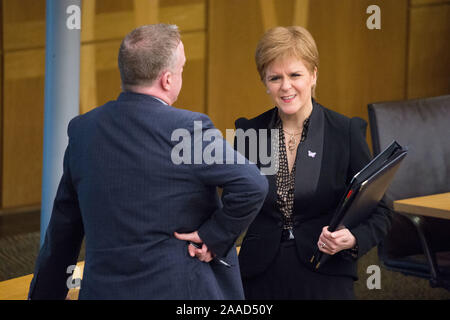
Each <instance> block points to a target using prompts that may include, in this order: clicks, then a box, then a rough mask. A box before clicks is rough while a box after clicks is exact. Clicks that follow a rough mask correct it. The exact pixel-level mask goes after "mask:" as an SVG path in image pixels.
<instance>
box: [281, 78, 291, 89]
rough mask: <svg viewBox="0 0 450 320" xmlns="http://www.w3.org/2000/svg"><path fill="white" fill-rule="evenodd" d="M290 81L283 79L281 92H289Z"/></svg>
mask: <svg viewBox="0 0 450 320" xmlns="http://www.w3.org/2000/svg"><path fill="white" fill-rule="evenodd" d="M291 87H292V86H291V81H290V80H289V79H288V78H287V79H286V78H285V79H283V82H282V83H281V89H282V90H289V89H290V88H291Z"/></svg>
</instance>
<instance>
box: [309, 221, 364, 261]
mask: <svg viewBox="0 0 450 320" xmlns="http://www.w3.org/2000/svg"><path fill="white" fill-rule="evenodd" d="M355 245H356V238H355V237H354V236H353V234H352V233H351V232H350V230H348V229H347V228H343V229H340V230H336V231H334V232H330V231H328V226H325V227H323V229H322V233H321V234H320V237H319V241H318V242H317V246H318V247H319V250H320V251H322V252H323V253H326V254H329V255H334V254H336V253H338V252H339V251H342V250H346V249H351V248H353V247H354V246H355Z"/></svg>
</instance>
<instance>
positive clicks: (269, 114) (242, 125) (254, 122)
mask: <svg viewBox="0 0 450 320" xmlns="http://www.w3.org/2000/svg"><path fill="white" fill-rule="evenodd" d="M276 111H277V108H276V107H275V108H271V109H269V110H267V111H265V112H263V113H261V114H260V115H258V116H256V117H254V118H250V119H247V118H239V119H237V120H236V121H235V122H234V125H235V127H236V129H244V130H246V129H250V128H253V129H260V128H267V127H268V125H269V124H270V123H271V122H272V121H273V117H274V115H276Z"/></svg>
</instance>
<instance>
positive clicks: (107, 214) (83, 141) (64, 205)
mask: <svg viewBox="0 0 450 320" xmlns="http://www.w3.org/2000/svg"><path fill="white" fill-rule="evenodd" d="M194 121H201V122H202V128H203V129H202V132H205V130H207V129H213V128H214V126H213V124H212V122H211V121H210V119H209V118H208V117H207V116H205V115H203V114H200V113H194V112H190V111H186V110H181V109H176V108H174V107H171V106H167V105H164V104H163V103H161V102H160V101H158V100H157V99H155V98H153V97H151V96H148V95H143V94H136V93H130V92H126V93H122V94H121V95H120V96H119V98H118V99H117V100H116V101H111V102H108V103H106V104H105V105H103V106H101V107H98V108H96V109H94V110H92V111H91V112H88V113H86V114H84V115H81V116H78V117H76V118H74V119H73V120H72V121H71V122H70V123H69V127H68V135H69V144H68V147H67V149H66V152H65V156H64V173H63V176H62V179H61V182H60V185H59V188H58V191H57V195H56V198H55V202H54V208H53V212H52V217H51V220H50V223H49V226H48V229H47V232H46V237H45V242H44V245H43V247H42V248H41V250H40V253H39V256H38V259H37V262H36V269H35V273H34V278H33V280H32V283H31V286H30V292H29V297H30V298H31V299H39V298H50V299H63V298H65V296H66V294H67V291H68V288H67V285H66V282H67V278H68V277H69V276H70V275H69V274H68V273H67V272H66V271H67V268H68V266H70V265H74V264H76V259H77V257H78V254H79V250H80V245H81V242H82V239H83V236H85V246H86V259H85V267H84V272H83V280H82V283H81V290H80V295H79V298H80V299H242V298H243V290H242V284H241V278H240V273H239V263H238V261H237V255H236V250H235V247H234V243H235V240H236V239H237V237H238V236H239V234H240V233H241V232H243V231H244V230H245V228H246V227H247V226H248V225H249V224H250V222H251V221H252V220H253V218H254V217H255V215H256V214H257V212H258V211H259V209H260V208H261V206H262V203H263V201H264V198H265V196H266V193H267V188H268V184H267V180H266V179H265V178H264V177H263V176H261V174H260V172H259V170H258V169H257V167H256V166H255V165H254V164H249V163H248V161H247V162H246V163H245V164H240V165H230V164H220V163H212V164H205V162H204V161H201V163H191V164H189V163H181V164H175V163H174V161H172V158H171V156H172V155H173V154H172V153H173V150H174V147H175V146H177V145H179V143H180V142H181V139H178V140H177V139H175V141H172V140H174V139H173V138H172V133H173V132H174V131H175V130H177V129H178V130H179V131H180V130H181V132H182V133H183V132H184V133H185V134H186V133H188V134H189V135H191V136H194ZM186 137H187V136H186ZM214 141H215V142H216V143H219V142H223V141H224V140H222V139H216V140H214ZM185 142H186V143H187V142H188V140H186V141H185ZM191 142H192V143H191V145H190V147H191V150H190V151H192V155H191V157H192V159H194V151H196V152H197V155H198V152H199V150H198V146H199V145H198V144H196V143H194V141H193V140H192V141H191ZM197 142H198V141H197ZM209 143H211V142H209ZM194 145H196V147H197V150H194V149H195V146H194ZM188 146H189V143H188ZM207 146H208V142H205V141H203V142H202V141H200V147H201V150H200V152H202V151H205V148H207ZM224 149H225V151H227V152H229V151H230V150H231V151H232V152H234V156H235V157H239V156H240V155H238V154H237V153H236V152H235V151H234V150H233V149H232V147H231V146H229V145H228V144H224ZM178 151H179V150H178ZM179 155H181V156H188V155H189V149H184V150H183V151H181V152H180V151H179ZM185 162H187V161H185ZM216 162H217V161H216ZM218 186H220V187H222V188H223V192H222V199H220V198H219V197H218V194H217V187H218ZM220 200H222V201H220ZM195 230H198V232H199V235H200V237H201V238H202V240H203V241H204V242H205V243H206V245H207V246H208V247H209V248H210V249H211V250H212V251H213V252H214V253H216V254H217V255H218V256H219V257H223V258H224V259H225V260H227V261H228V262H229V263H230V264H232V266H233V267H232V268H226V267H225V266H223V265H220V264H218V263H216V262H214V260H213V262H210V263H205V262H201V261H199V260H198V259H196V258H191V257H190V256H189V254H188V249H187V243H186V242H185V241H180V240H178V239H176V238H175V237H174V235H173V234H174V232H175V231H177V232H192V231H195Z"/></svg>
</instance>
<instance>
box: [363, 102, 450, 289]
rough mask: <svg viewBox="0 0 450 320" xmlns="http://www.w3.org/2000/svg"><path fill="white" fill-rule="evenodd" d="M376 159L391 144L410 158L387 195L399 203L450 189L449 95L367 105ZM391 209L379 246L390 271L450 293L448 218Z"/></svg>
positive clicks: (388, 200) (449, 235)
mask: <svg viewBox="0 0 450 320" xmlns="http://www.w3.org/2000/svg"><path fill="white" fill-rule="evenodd" d="M368 112H369V123H370V131H371V136H372V146H373V152H374V155H376V154H378V153H379V152H380V151H381V150H383V149H384V148H385V147H387V146H388V145H389V144H390V143H391V142H392V140H396V141H397V142H398V143H399V144H400V145H402V146H406V147H408V155H407V157H406V158H405V160H404V161H403V163H402V165H401V166H400V168H399V170H398V171H397V173H396V176H395V178H394V180H393V181H392V183H391V185H390V186H389V188H388V190H387V191H386V194H385V199H386V202H387V204H388V205H389V206H390V207H391V209H392V208H393V201H394V200H398V199H405V198H412V197H419V196H426V195H430V194H436V193H444V192H449V191H450V95H446V96H440V97H433V98H424V99H415V100H406V101H395V102H380V103H371V104H369V105H368ZM392 211H393V216H392V228H391V231H390V232H389V234H388V235H387V236H386V238H385V239H384V240H383V241H382V243H381V244H380V245H379V246H378V256H379V258H380V260H381V262H382V264H383V265H384V267H386V268H387V269H390V270H393V271H399V272H402V273H403V274H406V275H412V276H417V277H422V278H426V279H429V280H430V285H431V286H432V287H443V288H446V289H448V290H450V220H445V219H438V218H431V217H423V216H418V215H417V216H416V215H414V216H413V215H409V214H405V213H401V212H395V211H394V210H392Z"/></svg>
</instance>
